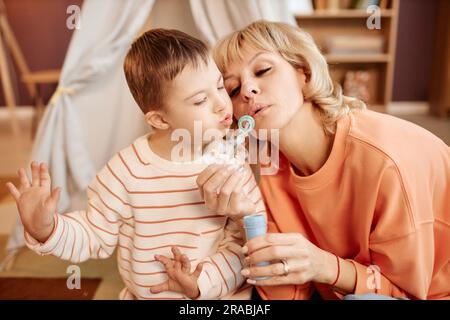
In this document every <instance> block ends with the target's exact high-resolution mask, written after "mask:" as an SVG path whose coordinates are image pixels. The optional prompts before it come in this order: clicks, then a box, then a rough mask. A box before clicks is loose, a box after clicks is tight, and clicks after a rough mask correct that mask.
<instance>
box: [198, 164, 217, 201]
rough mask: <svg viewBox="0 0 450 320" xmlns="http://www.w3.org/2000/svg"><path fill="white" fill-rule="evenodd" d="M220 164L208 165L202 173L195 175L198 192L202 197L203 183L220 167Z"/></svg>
mask: <svg viewBox="0 0 450 320" xmlns="http://www.w3.org/2000/svg"><path fill="white" fill-rule="evenodd" d="M221 167H222V166H221V165H219V164H212V165H209V166H208V167H207V168H206V169H205V170H203V171H202V173H200V174H199V176H198V177H197V180H196V182H197V186H198V188H199V191H200V194H201V196H202V197H203V193H204V191H203V186H204V184H205V183H206V182H207V181H208V180H209V179H210V178H211V177H212V176H213V175H214V174H215V173H216V172H217V171H218V170H219V169H220V168H221Z"/></svg>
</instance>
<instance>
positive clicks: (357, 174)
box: [258, 110, 450, 299]
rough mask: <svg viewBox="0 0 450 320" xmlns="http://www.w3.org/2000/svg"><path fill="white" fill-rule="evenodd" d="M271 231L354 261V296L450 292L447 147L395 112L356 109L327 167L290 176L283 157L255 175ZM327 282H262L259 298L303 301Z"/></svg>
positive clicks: (340, 130)
mask: <svg viewBox="0 0 450 320" xmlns="http://www.w3.org/2000/svg"><path fill="white" fill-rule="evenodd" d="M260 189H261V192H262V194H263V198H264V200H265V202H266V207H267V213H268V219H269V221H270V222H269V232H283V233H284V232H300V233H301V234H303V235H304V236H305V237H306V238H308V239H309V240H310V241H311V242H313V243H314V244H315V245H317V246H318V247H320V248H322V249H324V250H326V251H329V252H331V253H334V254H337V255H338V256H339V257H341V258H344V259H348V260H349V261H351V262H352V263H353V264H354V266H355V268H356V272H357V279H356V287H355V291H354V293H355V294H364V293H378V294H384V295H389V296H394V297H407V298H410V299H449V298H450V148H449V147H448V146H447V145H446V144H445V143H444V142H443V141H441V140H440V139H438V138H437V137H436V136H434V135H432V134H431V133H430V132H428V131H426V130H424V129H422V128H420V127H418V126H416V125H414V124H412V123H410V122H406V121H403V120H400V119H398V118H395V117H392V116H388V115H383V114H380V113H376V112H372V111H369V110H364V111H355V112H352V113H350V114H349V115H347V116H345V117H343V118H342V119H341V120H339V122H338V125H337V132H336V135H335V141H334V144H333V147H332V151H331V154H330V156H329V159H328V160H327V161H326V163H325V164H324V165H323V166H322V168H321V169H319V170H318V171H317V172H315V173H314V174H312V175H310V176H299V175H297V174H296V173H295V172H294V170H293V167H292V165H291V164H290V163H289V162H288V161H287V159H286V158H285V157H284V156H283V155H282V154H281V155H280V170H279V171H278V173H277V174H276V175H272V176H262V177H261V180H260ZM314 288H316V289H317V290H318V291H319V292H320V294H321V295H322V296H323V297H325V298H342V295H341V294H339V293H337V292H335V291H333V290H332V289H331V287H330V286H328V285H323V284H321V285H319V284H313V283H307V284H304V285H299V286H295V285H287V286H278V287H259V288H258V291H259V293H260V295H261V296H262V297H263V298H264V299H308V298H309V297H310V295H311V294H312V291H313V289H314Z"/></svg>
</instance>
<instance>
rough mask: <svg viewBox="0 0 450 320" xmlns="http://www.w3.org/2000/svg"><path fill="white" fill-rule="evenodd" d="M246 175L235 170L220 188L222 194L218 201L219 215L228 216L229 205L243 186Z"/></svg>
mask: <svg viewBox="0 0 450 320" xmlns="http://www.w3.org/2000/svg"><path fill="white" fill-rule="evenodd" d="M244 175H245V173H244V172H243V171H239V169H238V170H235V171H234V172H233V173H232V174H231V175H230V176H229V177H228V179H227V180H226V181H225V183H224V184H223V185H222V187H221V188H220V193H219V196H218V199H217V213H218V214H226V213H228V211H229V210H227V209H228V208H229V203H230V199H231V197H232V195H233V194H234V193H235V192H236V189H237V188H238V187H239V185H240V184H241V181H242V180H243V178H244Z"/></svg>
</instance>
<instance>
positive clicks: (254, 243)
mask: <svg viewBox="0 0 450 320" xmlns="http://www.w3.org/2000/svg"><path fill="white" fill-rule="evenodd" d="M302 239H304V237H303V236H302V235H301V234H300V233H267V234H266V235H264V236H260V237H255V238H253V239H251V240H249V241H248V242H247V243H246V244H245V246H244V247H243V248H242V250H243V253H246V254H251V253H252V252H253V251H257V250H260V249H261V248H264V247H269V246H279V245H292V244H296V243H299V242H300V241H302Z"/></svg>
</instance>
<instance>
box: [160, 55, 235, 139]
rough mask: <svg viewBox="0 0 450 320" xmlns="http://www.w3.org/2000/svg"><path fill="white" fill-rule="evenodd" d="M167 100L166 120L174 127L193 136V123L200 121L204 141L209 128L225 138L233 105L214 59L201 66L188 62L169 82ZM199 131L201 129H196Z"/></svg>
mask: <svg viewBox="0 0 450 320" xmlns="http://www.w3.org/2000/svg"><path fill="white" fill-rule="evenodd" d="M164 99H165V100H164V102H165V107H164V108H165V111H164V113H165V117H164V118H165V120H166V121H167V122H168V123H169V125H170V129H171V130H176V129H179V128H182V129H187V130H188V131H189V132H190V133H191V139H194V122H195V121H199V122H201V128H202V143H203V144H206V143H208V142H210V140H211V139H208V138H205V137H203V133H204V132H205V131H206V130H208V129H215V130H216V131H217V132H218V133H219V135H221V136H222V137H223V136H224V135H225V133H226V131H227V129H229V127H230V126H231V124H232V121H233V106H232V104H231V100H230V98H229V96H228V94H227V92H226V90H225V88H224V84H223V78H222V74H221V73H220V71H219V69H218V68H217V66H216V64H215V63H214V60H212V59H210V60H209V61H208V64H204V63H203V62H199V65H198V67H197V68H196V67H194V66H191V65H188V66H186V67H185V68H184V70H183V71H182V72H181V73H180V74H179V75H178V76H177V77H176V78H175V79H174V80H173V81H172V82H171V83H170V84H169V85H168V87H167V94H166V96H165V98H164ZM197 130H198V129H197Z"/></svg>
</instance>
